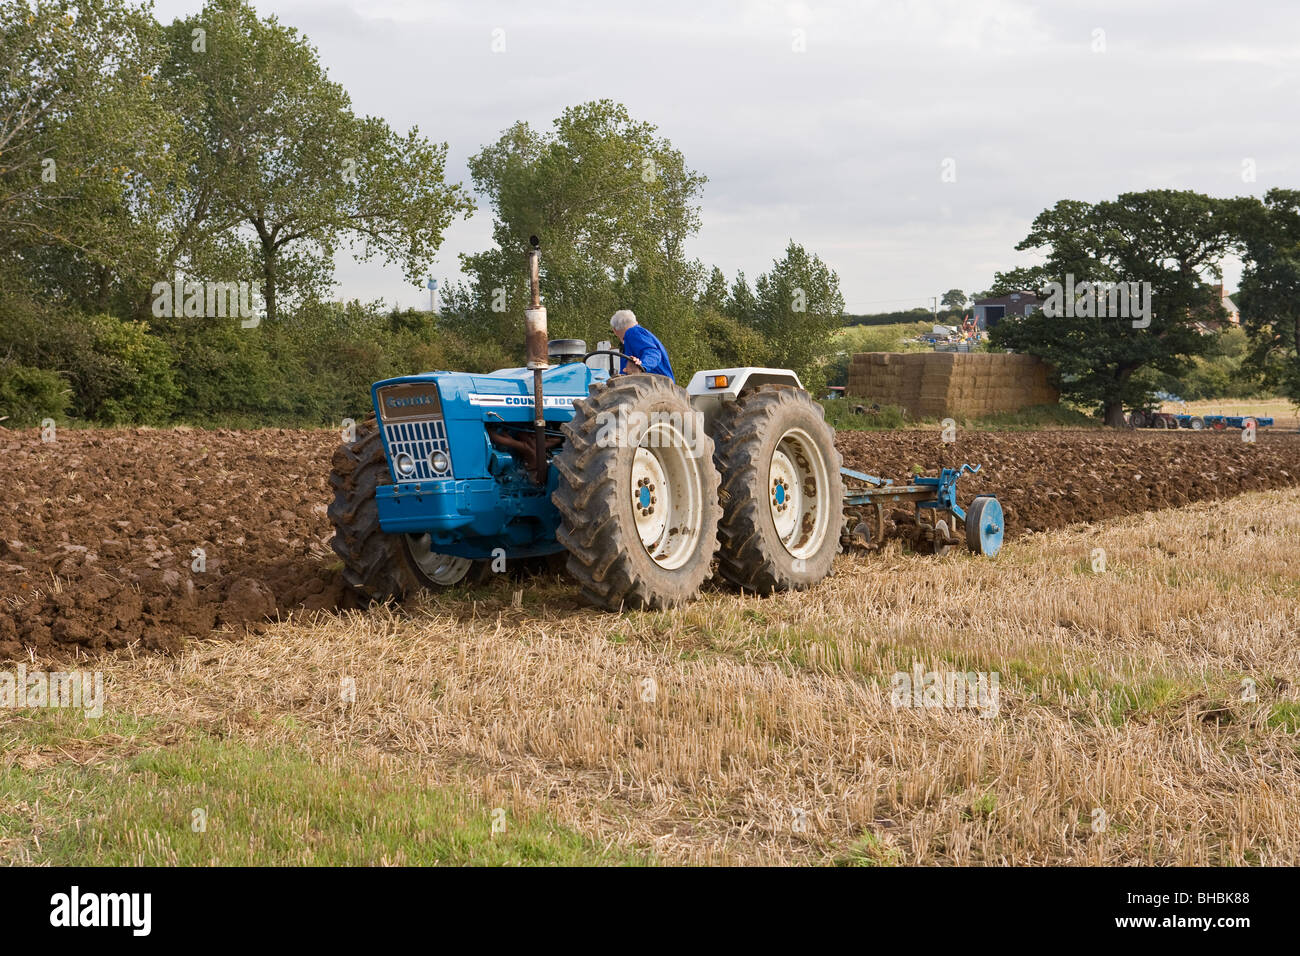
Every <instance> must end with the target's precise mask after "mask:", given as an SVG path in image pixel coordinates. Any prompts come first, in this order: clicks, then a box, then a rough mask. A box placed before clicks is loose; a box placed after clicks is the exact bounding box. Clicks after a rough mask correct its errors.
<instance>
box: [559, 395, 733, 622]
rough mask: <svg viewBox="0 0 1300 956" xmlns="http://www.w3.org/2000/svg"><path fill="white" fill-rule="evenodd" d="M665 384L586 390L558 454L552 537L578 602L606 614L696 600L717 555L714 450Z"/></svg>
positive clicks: (686, 404) (685, 402) (685, 404)
mask: <svg viewBox="0 0 1300 956" xmlns="http://www.w3.org/2000/svg"><path fill="white" fill-rule="evenodd" d="M698 423H699V416H698V415H697V414H696V412H695V410H694V409H692V408H691V403H690V399H689V398H688V397H687V395H686V392H685V390H684V389H682V388H679V387H678V386H677V385H675V384H673V382H672V380H671V379H668V378H665V377H664V376H662V375H622V376H618V377H617V378H614V379H612V380H611V381H609V382H608V383H600V384H593V385H592V387H591V393H590V394H589V395H588V397H587V398H585V399H581V400H579V401H576V402H574V403H573V420H572V421H570V422H569V423H568V424H567V425H565V426H564V432H565V436H566V441H565V444H564V447H563V449H561V451H560V453H559V454H558V455H556V457H555V459H554V465H555V468H556V470H557V471H558V472H559V486H558V487H557V488H556V490H555V493H554V494H553V495H552V496H551V501H552V502H553V503H554V504H555V507H556V509H557V510H558V511H559V513H560V526H559V529H558V531H557V537H558V539H559V541H560V543H561V544H563V545H564V547H565V548H566V550H568V552H569V560H568V571H569V573H570V574H571V575H573V576H574V577H575V578H577V580H578V584H579V585H580V587H581V589H582V596H583V598H585V599H586V600H587V601H588V602H590V603H591V604H594V605H597V606H598V607H603V608H606V609H607V610H611V611H617V610H620V609H622V608H625V607H626V608H647V609H653V610H660V609H664V608H671V607H677V606H679V605H681V604H684V603H686V602H688V601H691V600H694V599H695V597H696V596H697V595H698V594H699V591H700V586H701V585H702V584H703V583H704V582H705V581H706V580H707V579H708V577H709V574H710V572H711V570H712V565H713V554H714V552H715V551H716V550H717V546H718V518H719V517H720V515H721V510H722V509H721V508H719V507H718V474H717V472H716V471H714V470H713V442H712V441H711V440H710V439H709V436H708V435H707V434H705V432H704V428H703V427H702V426H701V425H699V424H698Z"/></svg>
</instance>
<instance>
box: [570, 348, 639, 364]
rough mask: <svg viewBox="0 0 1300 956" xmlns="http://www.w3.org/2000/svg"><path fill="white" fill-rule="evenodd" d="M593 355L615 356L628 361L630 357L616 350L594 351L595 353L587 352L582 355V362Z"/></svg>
mask: <svg viewBox="0 0 1300 956" xmlns="http://www.w3.org/2000/svg"><path fill="white" fill-rule="evenodd" d="M593 355H617V356H618V357H619V358H623V359H630V358H631V357H632V356H630V355H625V354H624V353H622V352H620V351H619V350H618V349H596V351H594V352H588V353H587V354H586V355H584V356H583V357H582V360H583V361H584V362H585V361H587V359H589V358H591V357H592V356H593Z"/></svg>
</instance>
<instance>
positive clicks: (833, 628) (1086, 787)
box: [103, 489, 1300, 864]
mask: <svg viewBox="0 0 1300 956" xmlns="http://www.w3.org/2000/svg"><path fill="white" fill-rule="evenodd" d="M1095 548H1103V549H1105V551H1106V555H1107V569H1106V571H1105V572H1104V573H1099V574H1098V573H1094V572H1093V571H1092V569H1091V564H1090V555H1091V552H1092V551H1093V549H1095ZM1298 553H1300V491H1298V490H1294V489H1292V490H1288V491H1282V492H1270V493H1264V494H1252V495H1246V496H1242V497H1240V498H1236V499H1233V500H1231V501H1227V502H1216V503H1213V504H1207V505H1202V506H1195V507H1190V508H1187V509H1183V510H1180V511H1172V512H1171V511H1166V512H1159V513H1154V514H1147V515H1141V516H1135V517H1132V518H1128V519H1122V520H1118V521H1114V522H1110V523H1108V524H1106V525H1103V526H1099V527H1097V528H1094V529H1085V530H1073V531H1063V532H1058V533H1052V534H1046V535H1038V536H1032V537H1028V538H1022V539H1020V540H1018V541H1016V542H1013V543H1011V544H1009V545H1008V546H1007V547H1006V548H1005V549H1004V552H1003V554H1002V555H1001V556H1000V557H999V558H998V559H997V560H996V561H985V560H979V559H975V558H973V557H970V556H968V555H966V554H965V553H961V554H955V555H952V556H950V557H948V558H945V559H942V560H935V559H934V558H925V557H913V556H903V555H900V554H896V553H895V554H885V555H879V556H871V557H862V558H849V557H846V558H843V559H841V561H840V563H839V564H838V565H837V574H836V577H835V578H834V579H832V580H831V581H828V582H826V583H825V584H824V585H823V586H821V587H819V588H817V589H816V590H814V591H811V592H807V593H803V594H796V595H784V596H780V597H778V598H775V599H766V600H763V599H755V598H745V597H739V596H736V595H734V594H731V593H727V592H722V591H718V592H713V593H710V594H708V595H706V598H705V600H703V601H701V602H699V603H698V604H696V605H694V606H692V607H689V608H686V609H683V610H681V611H678V612H672V613H638V614H627V615H609V614H601V613H596V612H593V611H588V610H583V609H578V608H576V607H575V606H574V604H573V598H572V591H571V589H570V588H569V586H568V585H567V583H564V582H551V583H547V584H544V585H542V586H540V587H539V588H537V589H533V590H530V591H528V592H527V594H526V595H525V599H524V601H523V604H522V606H521V607H514V606H512V591H513V589H514V587H515V586H516V585H514V584H511V583H509V582H506V581H502V582H499V583H498V584H496V585H494V586H492V587H490V588H489V589H487V590H486V591H480V592H476V593H475V594H474V595H471V596H464V597H461V598H458V599H455V600H440V601H431V602H429V603H427V604H424V605H422V606H418V607H414V608H407V609H405V610H402V611H392V610H382V609H381V610H376V611H372V612H371V613H368V614H352V615H348V616H345V617H341V618H333V617H326V618H324V619H323V620H321V621H318V622H315V623H306V622H287V623H284V624H281V625H277V626H275V627H273V628H272V629H271V630H270V631H269V632H268V633H267V634H265V635H262V636H259V637H254V638H249V639H247V640H244V641H242V642H230V643H221V642H218V643H211V642H209V643H205V644H197V645H192V646H191V647H190V648H189V649H188V650H186V651H185V652H184V653H183V654H181V655H179V656H177V657H175V658H147V659H139V660H135V661H129V660H128V661H106V662H105V663H104V664H103V667H104V669H105V671H106V679H107V683H108V709H109V711H110V712H118V713H122V714H130V715H131V719H133V720H141V721H146V722H148V723H150V724H151V725H154V726H157V727H160V728H164V729H167V728H170V729H172V730H173V731H175V730H178V729H193V728H201V729H203V730H205V731H207V732H209V733H211V734H213V735H217V736H220V737H222V738H224V739H232V740H238V741H240V742H242V743H244V744H251V745H253V746H255V747H258V748H276V747H281V746H291V747H294V748H298V749H300V750H302V749H305V750H306V751H307V752H309V753H311V754H312V755H314V756H315V757H316V758H317V759H319V760H321V761H323V762H328V761H333V760H335V759H337V757H338V755H339V754H342V753H356V754H358V755H361V756H362V757H364V758H365V759H376V758H382V759H384V760H397V761H400V763H401V765H403V766H407V767H410V768H412V769H413V770H418V771H419V772H420V773H424V774H429V775H431V777H432V778H433V779H436V780H438V781H441V782H444V783H446V784H448V785H454V786H455V787H457V788H461V789H463V790H466V791H467V792H469V793H471V794H473V795H474V799H475V801H476V802H477V801H478V800H480V799H481V801H482V805H483V806H485V807H492V806H503V807H506V808H508V809H509V811H510V812H511V813H512V814H517V815H519V816H522V817H528V816H529V815H531V814H537V813H544V814H545V815H547V817H548V818H553V819H555V820H557V821H558V822H559V823H561V824H563V825H565V826H566V827H569V828H572V829H573V830H576V831H578V832H579V833H581V834H583V835H584V836H586V837H588V838H590V839H591V840H592V841H594V843H595V844H596V845H600V846H609V847H611V848H616V849H620V850H622V851H627V852H636V853H648V854H649V855H651V856H652V857H653V858H655V859H658V860H660V861H665V862H679V863H749V864H753V863H761V864H771V863H791V862H807V863H820V862H829V861H834V860H838V861H844V862H854V863H864V864H890V863H921V864H936V863H955V864H979V863H985V864H1003V863H1012V864H1032V863H1052V864H1067V863H1090V864H1121V863H1154V864H1241V863H1266V864H1296V863H1298V862H1300V755H1298V751H1297V736H1296V729H1297V715H1298V714H1300V705H1297V702H1296V691H1295V682H1296V678H1297V672H1298V670H1300V668H1298V665H1300V638H1298V637H1297V635H1298V634H1300V602H1298V600H1297V598H1300V560H1298V559H1297V554H1298ZM918 662H919V663H920V664H922V665H923V667H924V669H926V670H963V671H965V670H975V671H995V672H997V673H998V674H999V675H1000V698H1001V699H1000V711H999V713H998V715H997V716H995V717H992V718H982V717H981V716H980V715H979V714H978V712H975V711H971V710H955V709H945V710H927V709H909V708H895V707H893V706H892V705H891V701H890V694H889V684H890V679H891V676H892V675H893V674H894V673H895V672H896V671H906V670H910V669H911V668H912V666H913V664H914V663H918ZM347 677H350V678H353V679H355V684H356V700H355V703H352V704H345V703H343V702H342V701H341V699H340V688H341V685H342V682H343V679H344V678H347ZM646 679H652V680H653V681H654V684H655V688H656V692H655V694H654V700H653V701H644V700H643V699H642V698H643V696H645V695H644V689H645V687H646V685H645V683H644V682H645V681H646ZM1247 680H1249V681H1253V686H1254V688H1255V689H1256V691H1257V699H1255V700H1251V699H1248V698H1249V695H1243V690H1242V688H1243V686H1244V685H1243V682H1244V681H1247ZM1102 813H1104V821H1103V818H1102V817H1101V816H1100V814H1102ZM1095 820H1096V821H1098V822H1104V825H1101V826H1099V828H1098V829H1097V830H1096V832H1094V821H1095Z"/></svg>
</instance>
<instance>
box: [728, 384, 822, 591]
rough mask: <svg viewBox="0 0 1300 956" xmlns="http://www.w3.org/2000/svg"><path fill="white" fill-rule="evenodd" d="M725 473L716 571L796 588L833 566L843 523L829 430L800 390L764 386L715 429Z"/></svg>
mask: <svg viewBox="0 0 1300 956" xmlns="http://www.w3.org/2000/svg"><path fill="white" fill-rule="evenodd" d="M713 437H714V442H715V444H716V446H717V451H716V453H715V460H716V462H717V466H718V472H719V474H721V475H722V523H721V524H720V525H719V526H718V536H719V538H720V539H721V541H722V548H721V550H720V551H719V552H718V572H719V574H721V575H722V577H723V578H725V579H726V580H727V581H729V582H730V583H732V584H734V585H735V586H736V587H738V588H740V589H741V590H744V591H752V592H755V593H758V594H770V593H772V592H773V591H786V590H802V589H803V588H807V587H811V586H812V585H814V584H816V583H817V582H819V581H821V579H822V578H824V577H826V575H828V574H830V572H831V564H832V563H833V562H834V560H835V555H836V554H837V553H838V552H839V550H840V530H841V525H842V524H843V523H844V482H843V480H842V479H841V477H840V464H841V458H840V453H839V452H838V451H837V450H836V449H835V432H834V431H833V430H832V429H831V428H830V427H829V426H828V425H827V424H826V422H825V411H824V409H823V408H822V406H821V405H819V404H818V403H817V402H814V401H813V400H812V396H810V395H809V394H808V393H807V392H805V391H804V390H803V389H800V388H795V387H794V386H792V385H763V386H760V387H759V388H757V389H755V390H754V391H752V392H749V393H747V394H745V395H743V396H742V397H741V398H740V400H739V401H736V402H731V403H728V404H726V405H724V406H723V407H722V411H721V412H720V413H719V415H718V418H717V420H716V422H715V423H714V426H713Z"/></svg>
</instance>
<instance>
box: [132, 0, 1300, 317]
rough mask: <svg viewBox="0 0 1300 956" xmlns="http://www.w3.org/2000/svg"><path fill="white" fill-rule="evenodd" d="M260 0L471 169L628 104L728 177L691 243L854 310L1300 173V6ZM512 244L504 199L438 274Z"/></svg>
mask: <svg viewBox="0 0 1300 956" xmlns="http://www.w3.org/2000/svg"><path fill="white" fill-rule="evenodd" d="M254 2H255V6H256V8H257V9H258V10H259V12H261V13H262V14H263V15H264V16H265V15H269V14H275V15H276V16H277V17H279V18H280V20H281V21H282V22H284V23H287V24H290V25H292V26H295V27H298V28H299V29H300V30H301V31H303V32H304V33H305V34H306V35H307V37H308V38H309V39H310V41H311V42H312V43H313V44H314V45H315V46H316V47H317V49H318V50H319V51H320V55H321V59H322V61H323V63H324V65H325V67H326V68H327V69H328V71H329V73H330V76H331V77H332V78H333V79H334V80H336V81H337V82H339V83H341V84H342V85H343V87H344V88H345V89H346V90H347V91H348V92H349V93H350V94H351V96H352V101H353V105H354V108H355V109H356V110H357V111H358V112H361V113H369V114H376V115H379V116H382V117H384V119H386V120H387V121H388V122H389V124H390V125H392V126H393V127H395V128H397V129H399V130H403V131H404V130H406V129H408V128H409V127H411V126H413V125H415V126H419V128H420V130H421V132H422V133H423V134H424V135H426V136H428V137H429V138H431V139H433V140H435V141H439V142H442V141H445V142H446V143H447V144H448V146H449V174H450V176H451V177H452V178H455V179H459V180H461V181H463V182H465V183H466V185H469V184H470V179H469V174H468V171H467V169H466V166H465V163H466V160H467V159H468V157H469V156H471V155H472V154H473V153H475V152H476V151H477V150H478V149H479V148H481V147H482V146H483V145H484V144H486V143H489V142H492V141H493V140H495V139H496V138H497V137H498V136H499V134H500V133H501V131H502V130H503V129H505V128H506V127H508V126H509V125H510V124H512V123H514V122H516V121H518V120H527V121H528V122H530V123H532V124H534V125H535V126H537V127H540V128H549V127H550V124H551V121H552V120H553V119H554V118H555V117H556V116H558V115H559V114H560V112H561V111H562V110H563V109H564V108H565V107H566V106H571V105H574V104H577V103H581V102H583V101H586V100H591V99H599V98H603V97H608V98H611V99H613V100H616V101H619V102H621V103H623V104H625V105H626V106H627V107H628V109H629V111H630V112H631V114H632V116H633V117H634V118H636V119H638V120H644V121H648V122H650V123H653V124H655V125H656V126H658V128H659V131H660V133H661V134H662V135H664V136H666V137H668V139H670V140H671V141H672V142H673V144H674V145H675V146H676V147H677V148H678V149H680V150H682V151H683V152H684V153H685V155H686V159H687V162H688V164H689V165H690V166H692V167H693V168H694V169H696V170H698V171H699V172H701V173H703V174H704V175H706V176H708V178H709V182H708V183H707V184H706V186H705V188H704V197H703V208H702V219H703V227H702V229H701V230H700V233H699V235H698V236H697V237H696V238H695V240H694V242H693V243H692V244H691V246H690V248H689V252H690V254H691V255H693V256H698V257H699V258H701V259H702V260H704V262H705V263H707V264H710V265H718V266H721V267H722V269H723V271H725V272H726V273H727V276H728V278H732V277H734V275H735V273H736V271H737V270H738V269H743V270H744V271H745V273H746V275H747V276H748V277H749V278H750V280H751V281H752V280H753V278H754V277H755V276H756V275H757V274H758V273H759V272H762V271H764V270H765V269H766V268H767V267H768V266H769V265H770V264H771V262H772V260H773V259H774V258H776V257H777V256H779V255H780V254H781V252H782V250H783V249H784V247H785V244H786V242H787V241H788V240H789V239H791V238H793V239H795V240H796V241H798V242H800V243H802V244H803V245H804V246H805V247H806V248H808V249H809V250H810V251H812V252H815V253H817V254H818V255H820V256H821V257H822V258H823V259H824V260H826V262H827V263H828V264H829V265H830V266H831V267H832V268H833V269H835V270H836V271H837V272H838V273H839V276H840V284H841V288H842V289H843V292H844V298H845V302H846V306H847V308H848V310H849V311H851V312H873V311H887V310H892V309H895V308H908V307H911V306H914V305H922V304H924V305H927V306H928V305H929V301H928V297H929V296H932V295H935V294H941V293H943V292H944V291H946V290H947V289H950V288H953V287H957V288H960V289H963V290H965V291H966V292H968V293H970V292H974V291H976V290H979V289H983V288H986V287H987V286H988V285H989V283H990V282H991V280H992V277H993V273H994V271H996V270H1000V269H1006V268H1009V267H1011V266H1014V265H1020V264H1028V263H1030V262H1032V261H1033V259H1032V257H1031V255H1030V254H1028V253H1018V252H1016V251H1015V249H1014V246H1015V245H1016V243H1017V242H1019V241H1020V240H1021V239H1022V238H1024V235H1025V233H1026V231H1027V229H1028V226H1029V224H1030V222H1031V220H1032V219H1033V217H1034V216H1035V215H1036V214H1037V213H1038V212H1039V211H1041V210H1042V209H1044V208H1045V207H1047V206H1050V205H1051V204H1053V203H1054V202H1056V201H1057V200H1059V199H1065V198H1070V199H1081V200H1088V201H1096V200H1100V199H1107V198H1113V197H1114V196H1115V195H1117V194H1118V193H1120V192H1124V191H1129V190H1142V189H1151V188H1177V189H1195V190H1199V191H1201V192H1206V193H1209V194H1211V195H1215V196H1230V195H1245V194H1250V195H1262V194H1263V193H1264V192H1265V191H1266V190H1267V189H1269V188H1270V187H1272V186H1288V187H1296V186H1300V175H1297V173H1298V172H1300V170H1297V165H1300V4H1298V3H1295V2H1293V0H1276V2H1272V3H1267V2H1257V0H1248V2H1243V0H1238V2H1235V3H1223V2H1217V3H1212V2H1202V0H1105V2H1091V3H1082V2H1070V0H1064V2H1058V0H1050V2H1049V0H1043V2H1039V3H1031V2H1022V0H951V2H950V0H930V2H927V0H884V2H860V3H850V2H843V3H831V4H822V3H766V2H740V0H737V2H712V3H705V2H702V0H695V2H678V0H654V2H637V3H624V2H616V0H605V2H593V3H586V4H583V3H572V2H565V0H547V2H489V0H473V2H470V0H462V2H435V0H428V2H425V0H373V2H371V0H307V2H299V0H254ZM201 6H202V4H201V3H200V2H188V0H158V2H157V3H156V6H155V11H156V14H157V16H158V17H159V19H163V20H166V21H169V20H171V19H172V18H173V17H175V16H180V15H186V14H189V13H192V12H195V11H197V10H198V9H200V8H201ZM494 30H502V31H504V34H503V35H504V40H505V47H506V48H505V51H504V52H497V53H494V52H493V51H492V44H493V31H494ZM796 31H801V32H798V33H797V32H796ZM801 45H802V47H803V48H804V49H803V51H802V52H800V51H799V49H798V47H800V46H801ZM945 160H951V161H952V164H951V165H950V166H949V167H948V168H950V169H952V170H953V171H954V172H955V182H945V181H943V172H944V169H945ZM1251 167H1253V169H1254V181H1247V180H1246V179H1245V178H1244V175H1243V173H1244V172H1245V173H1246V175H1249V169H1250V168H1251ZM480 205H485V204H482V203H480ZM489 245H491V241H490V212H489V211H487V210H486V209H481V210H480V211H479V213H478V214H477V215H476V216H475V217H474V218H473V219H472V220H469V221H462V222H460V223H458V224H456V225H455V226H453V227H452V228H451V229H450V230H449V232H448V233H447V236H446V239H445V241H444V244H443V246H442V249H441V251H440V253H439V256H438V260H437V264H436V266H435V268H434V274H435V275H436V276H437V277H438V278H439V280H440V281H445V280H446V279H448V278H456V277H457V276H458V275H459V267H458V259H457V255H458V254H459V253H462V252H470V251H477V250H480V249H483V248H486V247H488V246H489ZM1238 275H1239V268H1236V267H1235V266H1234V264H1230V267H1229V269H1228V273H1227V284H1228V287H1229V289H1232V288H1235V285H1236V282H1237V278H1238ZM337 278H338V280H339V282H340V285H339V287H338V290H337V293H336V295H337V297H341V298H361V299H374V298H383V299H384V300H386V301H387V302H388V303H390V304H392V303H398V304H401V305H420V304H426V305H427V302H428V293H427V292H422V291H420V290H417V289H414V288H412V287H411V286H410V285H409V284H407V283H405V282H404V280H403V277H402V275H401V273H400V271H399V270H397V269H393V268H385V267H383V266H381V265H378V264H362V263H355V262H353V261H352V260H351V258H350V257H347V256H343V257H340V261H339V269H338V274H337Z"/></svg>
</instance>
